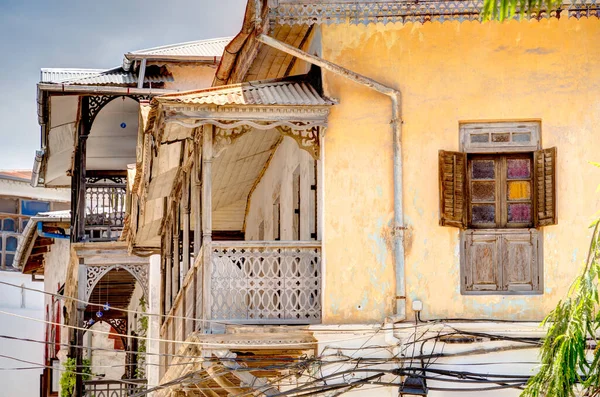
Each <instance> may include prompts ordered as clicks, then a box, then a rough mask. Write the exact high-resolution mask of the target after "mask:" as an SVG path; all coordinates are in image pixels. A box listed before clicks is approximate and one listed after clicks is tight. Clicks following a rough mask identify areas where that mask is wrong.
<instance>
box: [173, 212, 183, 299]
mask: <svg viewBox="0 0 600 397" xmlns="http://www.w3.org/2000/svg"><path fill="white" fill-rule="evenodd" d="M172 215H173V223H172V224H171V230H172V233H173V252H172V255H173V276H172V279H171V281H172V282H173V286H172V287H171V294H172V296H171V302H173V304H174V303H175V298H177V294H178V293H179V289H180V288H181V266H180V265H181V263H180V262H179V211H178V210H177V207H176V206H173V212H172Z"/></svg>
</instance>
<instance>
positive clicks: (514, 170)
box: [506, 159, 531, 179]
mask: <svg viewBox="0 0 600 397" xmlns="http://www.w3.org/2000/svg"><path fill="white" fill-rule="evenodd" d="M506 167H507V169H508V170H507V171H508V179H529V178H531V161H529V160H528V159H508V160H506Z"/></svg>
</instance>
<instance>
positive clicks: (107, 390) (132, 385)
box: [83, 379, 147, 397]
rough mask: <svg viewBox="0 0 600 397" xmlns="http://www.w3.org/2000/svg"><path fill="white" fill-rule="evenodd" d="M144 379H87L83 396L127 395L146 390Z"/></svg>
mask: <svg viewBox="0 0 600 397" xmlns="http://www.w3.org/2000/svg"><path fill="white" fill-rule="evenodd" d="M146 383H147V382H146V379H121V380H88V381H84V382H83V387H84V390H85V391H84V394H83V395H84V397H127V396H132V395H134V394H137V393H139V392H141V391H144V390H146Z"/></svg>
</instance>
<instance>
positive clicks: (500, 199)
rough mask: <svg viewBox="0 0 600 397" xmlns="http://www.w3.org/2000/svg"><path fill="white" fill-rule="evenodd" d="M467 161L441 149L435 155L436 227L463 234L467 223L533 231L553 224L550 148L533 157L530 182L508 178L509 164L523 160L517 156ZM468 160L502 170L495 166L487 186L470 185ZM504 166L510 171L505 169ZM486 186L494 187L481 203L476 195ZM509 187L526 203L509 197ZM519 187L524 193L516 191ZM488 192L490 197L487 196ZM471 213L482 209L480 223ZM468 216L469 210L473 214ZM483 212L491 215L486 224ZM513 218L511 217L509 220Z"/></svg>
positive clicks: (484, 183) (553, 159) (552, 154)
mask: <svg viewBox="0 0 600 397" xmlns="http://www.w3.org/2000/svg"><path fill="white" fill-rule="evenodd" d="M473 156H474V157H469V160H468V161H467V154H466V153H461V152H449V151H444V150H441V151H440V152H439V188H440V225H441V226H451V227H458V228H461V229H466V228H467V226H468V225H470V224H471V223H472V224H473V227H480V228H481V227H484V228H511V227H512V228H519V227H523V228H525V227H531V226H533V227H536V228H538V227H542V226H548V225H555V224H557V217H556V148H555V147H554V148H550V149H543V150H538V151H536V152H534V153H533V178H531V179H530V180H529V181H527V180H523V181H521V180H517V179H519V178H516V179H515V178H513V177H512V176H511V174H510V171H511V168H510V167H508V169H507V164H508V163H509V162H514V163H515V164H517V163H519V162H523V161H524V159H521V158H520V157H519V155H514V154H512V155H502V154H499V155H496V156H493V155H488V156H487V157H482V158H481V159H480V160H472V159H479V158H480V157H478V156H477V155H473ZM521 156H524V155H521ZM486 158H487V160H486ZM496 160H497V161H496ZM472 161H473V162H479V163H482V164H483V163H486V164H487V163H494V164H495V163H496V162H497V163H498V164H504V167H496V174H498V175H496V177H495V178H492V180H490V181H488V180H481V181H479V180H476V179H477V178H475V179H474V180H471V179H472V178H470V177H473V175H471V174H470V173H469V174H467V170H468V169H470V166H468V164H470V163H471V162H472ZM529 161H531V160H529ZM486 164H483V165H486ZM508 165H509V166H510V164H508ZM517 165H518V164H517ZM473 172H474V171H473ZM507 172H508V174H507ZM505 174H507V175H505ZM501 175H502V176H501ZM528 178H529V177H527V178H526V179H528ZM513 179H514V180H513ZM520 179H523V178H520ZM470 183H472V184H473V185H474V186H471V189H469V184H470ZM475 185H477V186H475ZM480 185H481V186H480ZM488 185H496V187H495V190H494V189H492V190H490V189H488V190H490V191H492V193H491V194H492V196H493V197H491V198H489V197H488V198H487V200H483V199H481V198H480V197H478V196H477V195H476V193H477V192H481V191H483V190H482V188H485V187H489V186H488ZM512 185H515V186H514V187H515V188H516V187H520V188H521V190H523V191H526V193H527V195H529V194H531V198H528V197H529V196H527V197H525V196H524V198H523V197H516V196H515V197H512V190H513V189H512V187H513V186H512ZM521 185H527V186H521ZM523 187H526V188H527V189H522V188H523ZM484 190H485V189H484ZM517 190H518V189H517ZM493 191H495V192H496V193H493ZM515 191H516V190H515ZM529 192H530V193H529ZM471 195H473V196H471ZM482 200H483V201H482ZM490 200H491V201H490ZM488 201H490V202H488ZM488 207H490V208H488ZM532 207H533V208H532ZM475 209H476V210H478V211H479V212H482V211H483V210H488V211H487V212H485V213H483V215H481V216H480V218H481V217H483V218H482V219H483V220H481V219H478V218H477V217H474V213H475ZM480 210H481V211H480ZM492 210H494V211H492ZM471 211H473V214H472V213H471ZM479 212H478V214H479ZM488 212H489V213H490V214H492V213H493V214H495V215H491V218H490V219H489V220H488V219H487V218H486V217H485V216H484V215H486V214H487V213H488ZM531 213H533V214H532V215H533V217H531V215H530V214H531ZM515 214H516V215H515ZM515 216H517V217H516V218H515ZM531 218H533V219H531ZM484 221H485V222H484ZM486 222H487V223H486Z"/></svg>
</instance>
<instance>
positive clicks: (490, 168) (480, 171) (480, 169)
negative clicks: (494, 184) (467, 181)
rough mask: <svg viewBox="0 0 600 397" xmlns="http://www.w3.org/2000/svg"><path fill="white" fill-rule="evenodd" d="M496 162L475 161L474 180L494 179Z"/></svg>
mask: <svg viewBox="0 0 600 397" xmlns="http://www.w3.org/2000/svg"><path fill="white" fill-rule="evenodd" d="M494 165H495V163H494V160H474V161H473V171H472V174H473V179H494V178H495V175H496V174H495V170H494Z"/></svg>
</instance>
